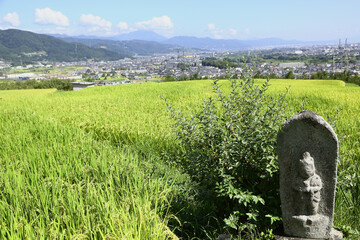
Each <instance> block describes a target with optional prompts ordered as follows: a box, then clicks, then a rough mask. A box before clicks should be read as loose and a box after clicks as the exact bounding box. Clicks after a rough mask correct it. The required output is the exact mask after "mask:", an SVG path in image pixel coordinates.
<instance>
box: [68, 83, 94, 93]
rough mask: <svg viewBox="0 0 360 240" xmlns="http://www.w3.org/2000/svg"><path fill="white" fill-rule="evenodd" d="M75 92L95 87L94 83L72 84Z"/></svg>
mask: <svg viewBox="0 0 360 240" xmlns="http://www.w3.org/2000/svg"><path fill="white" fill-rule="evenodd" d="M71 84H72V85H73V90H74V91H80V90H81V89H84V88H87V87H94V86H95V83H94V82H72V83H71Z"/></svg>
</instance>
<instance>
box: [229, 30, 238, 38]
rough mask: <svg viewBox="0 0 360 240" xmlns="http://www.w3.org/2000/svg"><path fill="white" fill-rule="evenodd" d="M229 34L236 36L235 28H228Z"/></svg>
mask: <svg viewBox="0 0 360 240" xmlns="http://www.w3.org/2000/svg"><path fill="white" fill-rule="evenodd" d="M229 34H230V35H231V36H236V35H237V30H236V29H232V28H230V29H229Z"/></svg>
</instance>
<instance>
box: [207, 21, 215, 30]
mask: <svg viewBox="0 0 360 240" xmlns="http://www.w3.org/2000/svg"><path fill="white" fill-rule="evenodd" d="M208 29H209V30H210V31H213V30H215V24H213V23H210V24H208Z"/></svg>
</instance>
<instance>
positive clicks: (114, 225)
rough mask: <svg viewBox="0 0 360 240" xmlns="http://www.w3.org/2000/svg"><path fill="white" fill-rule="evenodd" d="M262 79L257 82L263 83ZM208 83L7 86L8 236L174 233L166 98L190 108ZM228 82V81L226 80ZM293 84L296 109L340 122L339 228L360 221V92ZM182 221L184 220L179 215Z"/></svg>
mask: <svg viewBox="0 0 360 240" xmlns="http://www.w3.org/2000/svg"><path fill="white" fill-rule="evenodd" d="M260 81H261V80H259V82H260ZM211 82H212V81H211V80H209V81H186V82H164V83H142V84H135V85H119V86H105V87H95V88H89V89H85V90H82V91H79V92H55V91H54V90H17V91H0V132H1V134H0V143H1V145H0V162H1V168H0V172H1V174H0V188H1V191H0V237H2V238H13V239H18V238H25V236H28V237H29V238H31V239H32V238H53V237H54V236H56V238H108V239H170V238H176V237H175V236H174V235H173V233H172V232H171V231H170V230H169V229H168V227H167V225H168V221H174V219H175V217H174V216H172V214H171V212H169V207H170V206H171V205H170V204H169V203H171V199H172V197H173V196H174V194H176V191H177V190H176V188H179V187H181V185H179V182H181V181H182V180H181V181H180V180H176V179H180V178H184V179H186V176H183V175H181V174H179V173H178V172H177V170H176V169H173V168H172V167H169V166H166V165H164V164H163V163H161V161H159V155H160V154H159V153H161V152H162V151H163V150H164V149H176V148H177V146H176V144H175V142H174V136H173V135H172V133H171V131H170V130H169V129H170V125H171V121H170V119H169V117H168V113H167V111H166V106H165V103H164V100H163V99H161V98H160V96H164V97H166V98H167V99H168V101H169V102H170V103H173V104H174V105H176V106H177V107H179V108H180V109H181V110H182V111H183V112H186V113H188V114H191V113H192V112H194V111H195V110H196V109H197V108H198V107H199V104H200V103H201V102H202V101H203V99H204V98H207V97H210V96H213V93H212V88H211ZM222 84H224V85H227V84H228V83H227V81H223V82H222ZM271 85H272V86H271V87H270V90H269V93H270V94H272V93H278V92H280V91H285V89H286V87H288V86H289V85H291V88H290V93H289V96H288V101H289V104H290V105H291V106H296V105H299V104H301V102H302V101H303V99H304V98H305V99H306V105H305V109H308V110H312V111H315V112H317V113H319V114H320V115H322V116H324V117H325V118H327V119H328V120H329V121H330V122H332V120H331V119H333V118H332V117H331V115H333V114H336V112H337V110H339V109H341V110H340V112H339V114H338V116H337V121H336V132H337V134H338V135H339V139H341V144H340V146H341V155H340V164H339V171H338V175H339V177H338V178H339V184H338V192H337V198H336V209H335V225H336V226H339V227H342V228H343V227H344V226H348V227H351V228H352V229H355V230H356V229H357V230H359V227H358V226H359V225H360V220H359V216H360V212H359V208H358V206H360V176H359V174H360V170H359V168H358V167H357V165H358V162H359V161H360V147H359V141H358V139H360V130H359V129H360V118H359V113H360V98H359V96H360V95H359V93H360V88H359V87H357V86H356V85H351V84H345V83H344V82H342V81H316V80H290V81H289V80H272V81H271ZM175 221H176V220H175Z"/></svg>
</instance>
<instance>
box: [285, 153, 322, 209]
mask: <svg viewBox="0 0 360 240" xmlns="http://www.w3.org/2000/svg"><path fill="white" fill-rule="evenodd" d="M295 167H296V170H295V172H296V174H295V175H294V176H295V177H294V179H293V183H292V184H293V185H292V187H293V188H294V190H295V193H294V201H295V202H296V206H295V214H297V215H309V216H310V215H316V214H317V213H318V209H319V202H320V198H321V196H320V190H321V188H322V181H321V178H320V177H319V175H317V174H316V173H315V165H314V159H313V158H312V157H311V156H310V153H308V152H305V153H304V154H303V156H302V158H301V159H299V161H297V162H296V165H295Z"/></svg>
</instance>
